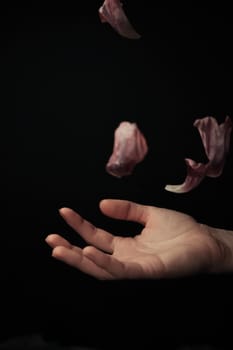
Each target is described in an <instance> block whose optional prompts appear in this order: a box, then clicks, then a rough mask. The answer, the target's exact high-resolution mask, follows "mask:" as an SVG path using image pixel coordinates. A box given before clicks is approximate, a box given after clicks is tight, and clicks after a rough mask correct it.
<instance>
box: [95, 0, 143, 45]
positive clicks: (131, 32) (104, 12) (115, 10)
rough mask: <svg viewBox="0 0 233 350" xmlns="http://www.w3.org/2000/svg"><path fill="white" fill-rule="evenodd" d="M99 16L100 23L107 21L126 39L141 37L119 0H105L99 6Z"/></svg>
mask: <svg viewBox="0 0 233 350" xmlns="http://www.w3.org/2000/svg"><path fill="white" fill-rule="evenodd" d="M99 16H100V20H101V22H102V23H104V22H108V23H109V24H110V25H111V26H112V27H113V28H114V29H115V30H116V31H117V32H118V33H119V34H120V35H122V36H124V37H126V38H128V39H139V38H140V37H141V36H140V35H139V34H138V33H137V32H136V31H135V29H134V28H133V26H132V25H131V23H130V22H129V20H128V18H127V17H126V15H125V13H124V11H123V8H122V3H121V2H120V1H119V0H105V1H104V3H103V5H102V6H101V7H100V8H99Z"/></svg>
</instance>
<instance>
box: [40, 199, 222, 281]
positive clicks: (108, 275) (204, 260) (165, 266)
mask: <svg viewBox="0 0 233 350" xmlns="http://www.w3.org/2000/svg"><path fill="white" fill-rule="evenodd" d="M100 209H101V211H102V212H103V213H104V214H105V215H107V216H109V217H112V218H114V219H121V220H129V221H135V222H138V223H140V224H142V225H143V229H142V231H141V233H140V234H139V235H136V236H135V237H126V238H125V237H119V236H114V235H113V234H111V233H109V232H107V231H105V230H102V229H100V228H96V227H95V226H93V225H92V224H91V223H90V222H88V221H86V220H85V219H83V218H82V217H81V216H80V215H79V214H78V213H76V212H75V211H73V210H72V209H69V208H62V209H60V214H61V216H62V217H63V218H64V220H65V221H66V222H67V223H68V225H70V226H71V227H72V228H73V229H74V230H75V231H76V232H78V233H79V235H80V236H81V237H82V238H83V239H84V240H85V241H86V242H87V243H88V245H87V246H86V247H85V248H83V249H81V248H79V247H77V246H74V245H72V244H71V243H69V242H68V241H67V240H65V239H64V238H63V237H61V236H60V235H57V234H50V235H49V236H47V238H46V242H47V243H48V244H49V245H50V246H51V247H52V248H53V251H52V256H53V257H55V258H56V259H59V260H61V261H63V262H65V263H67V264H69V265H71V266H73V267H75V268H77V269H79V270H81V271H82V272H84V273H86V274H89V275H91V276H93V277H95V278H97V279H107V280H108V279H109V280H110V279H140V278H145V279H149V278H167V277H179V276H185V275H190V274H194V273H198V272H215V267H216V266H218V269H217V270H219V266H221V264H222V265H223V264H224V260H225V258H226V257H225V251H226V247H225V246H224V242H220V241H219V240H218V239H217V238H216V237H215V235H213V234H212V231H211V229H210V228H209V227H208V226H205V225H202V224H199V223H197V222H196V221H195V220H194V219H193V218H192V217H191V216H189V215H186V214H183V213H179V212H176V211H174V210H169V209H163V208H158V207H153V206H145V205H141V204H137V203H134V202H129V201H125V200H113V199H105V200H103V201H101V202H100ZM220 269H221V268H220Z"/></svg>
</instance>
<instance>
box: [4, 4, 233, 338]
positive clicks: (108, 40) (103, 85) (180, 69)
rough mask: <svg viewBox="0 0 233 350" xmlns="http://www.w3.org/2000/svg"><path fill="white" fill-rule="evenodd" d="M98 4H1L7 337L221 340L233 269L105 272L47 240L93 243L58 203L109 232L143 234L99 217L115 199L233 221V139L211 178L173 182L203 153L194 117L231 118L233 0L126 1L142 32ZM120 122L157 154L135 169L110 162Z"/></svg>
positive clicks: (214, 221) (213, 221)
mask: <svg viewBox="0 0 233 350" xmlns="http://www.w3.org/2000/svg"><path fill="white" fill-rule="evenodd" d="M100 5H101V2H100V1H93V0H91V1H82V2H81V1H80V2H79V1H66V2H62V3H59V2H53V1H49V2H45V1H40V2H18V3H17V4H14V3H12V2H11V3H9V5H7V6H6V8H4V10H3V11H2V21H1V22H2V24H3V30H2V56H3V58H4V64H3V68H4V70H5V72H6V73H7V86H9V87H10V93H9V94H8V99H9V101H8V108H7V112H8V113H7V121H8V132H7V134H6V135H5V136H7V137H6V138H3V139H4V140H5V139H6V142H4V147H3V148H2V150H1V154H2V159H3V163H4V165H5V164H6V167H5V168H4V169H6V171H5V172H4V174H6V175H7V180H6V182H5V181H4V180H3V182H2V185H3V190H4V191H3V192H4V193H6V195H7V197H6V204H7V225H6V228H4V229H3V231H2V233H1V260H2V264H1V270H2V271H1V292H2V300H1V308H2V312H1V318H2V321H3V322H2V333H1V334H2V338H4V337H9V336H14V335H17V334H25V333H26V334H27V333H33V332H40V333H43V334H45V335H46V336H47V337H50V338H52V339H62V340H63V341H68V342H79V343H81V342H83V343H85V344H86V343H90V342H92V343H93V342H95V341H97V340H100V341H105V339H106V336H105V330H107V332H108V333H110V334H111V335H112V337H113V339H114V343H115V342H117V341H119V342H121V341H122V339H123V338H122V337H123V335H128V338H129V339H131V340H133V339H135V337H136V340H137V341H139V339H142V340H143V341H146V340H148V339H150V338H153V339H157V341H158V338H160V337H161V338H162V339H163V340H164V339H166V340H167V341H168V339H170V340H171V339H173V340H174V339H178V340H180V339H184V337H186V338H187V339H189V338H190V339H192V341H197V340H198V339H202V338H203V337H204V338H206V337H207V339H210V338H208V337H210V334H212V336H213V335H215V336H216V335H220V334H221V337H220V338H221V341H223V339H226V338H224V337H226V336H227V334H229V332H230V328H229V327H230V326H229V322H228V321H227V318H228V315H231V313H232V301H231V300H230V299H232V283H231V279H232V276H230V277H229V276H215V277H208V278H207V277H205V276H199V277H195V278H186V279H179V280H175V281H174V280H173V281H143V282H142V281H141V282H140V281H134V282H128V281H124V282H123V281H122V282H99V281H96V280H94V279H92V278H91V277H88V276H84V275H83V274H82V273H80V272H79V271H77V270H74V269H72V268H70V267H68V266H65V265H64V264H62V263H60V262H58V261H54V260H53V259H52V258H51V257H50V252H51V251H50V249H49V247H47V246H46V244H45V243H44V238H45V237H46V236H47V234H48V233H52V232H58V233H61V234H63V235H64V236H65V237H66V238H68V239H70V240H71V241H72V242H73V243H77V244H81V245H82V244H83V242H82V241H81V240H80V238H79V237H78V236H77V235H76V234H75V233H74V232H73V231H72V230H71V229H69V227H67V225H65V223H64V222H63V221H62V219H61V218H60V217H59V215H58V209H59V208H60V207H62V206H68V207H71V208H73V209H75V210H77V211H79V213H81V214H82V215H84V216H85V217H86V218H87V219H89V220H90V221H92V222H93V223H94V224H96V225H97V226H102V227H104V228H106V229H108V230H110V231H111V232H113V233H116V234H126V235H134V234H135V233H137V232H138V229H139V227H138V226H137V225H135V224H131V223H123V222H119V223H118V222H115V221H113V220H110V219H107V218H105V217H103V215H101V214H100V212H99V209H98V202H99V200H100V199H102V198H105V197H114V198H123V199H129V200H134V201H137V202H139V203H145V204H151V205H158V206H164V207H167V208H172V209H176V210H181V211H183V212H186V213H189V214H191V215H192V216H194V217H195V218H196V219H197V220H199V221H201V222H204V223H206V224H209V225H213V226H217V227H223V228H228V229H233V221H232V206H231V196H232V193H233V191H232V165H233V156H232V143H231V151H230V153H229V156H228V159H227V162H226V165H225V168H224V172H223V174H222V175H221V177H219V178H217V179H211V178H206V179H205V180H204V181H203V182H202V183H201V185H200V186H199V187H198V188H196V189H195V190H193V191H191V192H190V193H187V194H182V195H178V194H174V193H170V192H166V191H165V190H164V186H165V185H166V184H167V183H172V184H175V183H181V182H182V181H183V179H184V177H185V175H186V167H185V164H184V158H185V157H190V158H193V159H195V160H197V161H198V160H199V161H206V157H205V154H204V150H203V146H202V143H201V139H200V136H199V134H198V131H197V129H195V128H194V127H193V122H194V120H195V119H196V118H202V117H205V116H207V115H211V116H214V117H215V118H216V119H217V120H218V121H219V122H223V121H224V119H225V117H226V115H229V116H230V117H232V116H233V100H232V93H233V91H232V90H233V89H232V77H233V74H232V73H233V68H232V59H233V57H232V52H231V46H232V27H233V25H232V24H233V21H232V19H231V16H230V11H229V9H228V8H227V7H225V6H224V2H222V5H220V6H218V7H214V6H213V5H209V6H208V5H207V3H206V7H203V5H201V4H200V5H199V4H198V3H197V2H195V5H194V4H193V5H192V4H191V3H189V5H187V4H185V2H183V4H182V5H181V4H180V7H174V6H171V5H170V4H166V3H163V4H162V3H161V4H159V3H157V2H156V5H153V2H151V1H144V2H143V4H142V2H139V1H138V2H136V1H130V0H128V1H125V2H124V9H125V11H126V13H127V14H128V17H129V19H130V21H131V22H132V23H133V24H134V27H135V28H136V29H137V31H138V32H139V33H140V34H141V35H142V38H141V39H140V40H136V41H133V40H127V39H124V38H122V37H120V36H119V35H118V34H117V33H116V32H115V31H114V30H113V29H111V27H110V26H109V25H107V24H101V23H100V20H99V17H98V8H99V7H100ZM2 118H4V115H3V116H2ZM122 120H128V121H134V122H136V123H137V124H138V126H139V128H140V129H141V131H142V132H143V133H144V135H145V136H146V138H147V141H148V145H149V153H148V155H147V157H146V158H145V160H144V161H143V162H142V163H141V164H139V165H138V166H137V167H136V168H135V171H134V173H133V174H132V175H131V176H130V177H127V178H122V179H116V178H114V177H112V176H110V175H108V174H107V173H106V172H105V164H106V162H107V160H108V158H109V156H110V154H111V152H112V146H113V132H114V130H115V128H116V127H117V126H118V124H119V123H120V122H121V121H122ZM5 161H6V162H5ZM229 199H230V201H229ZM4 203H5V202H4ZM118 316H119V317H120V319H119V321H118V320H117V317H118ZM150 316H152V321H150V320H149V317H150ZM211 339H213V338H211ZM164 341H165V340H164Z"/></svg>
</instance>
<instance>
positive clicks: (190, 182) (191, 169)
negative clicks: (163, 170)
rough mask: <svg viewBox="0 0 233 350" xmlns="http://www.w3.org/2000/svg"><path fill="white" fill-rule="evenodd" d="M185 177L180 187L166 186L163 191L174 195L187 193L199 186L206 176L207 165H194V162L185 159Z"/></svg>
mask: <svg viewBox="0 0 233 350" xmlns="http://www.w3.org/2000/svg"><path fill="white" fill-rule="evenodd" d="M185 162H186V166H187V176H186V178H185V180H184V182H183V183H182V184H180V185H166V186H165V190H167V191H170V192H175V193H185V192H189V191H190V190H191V189H194V188H195V187H197V186H198V185H199V183H200V182H201V181H202V180H203V179H204V177H205V176H206V171H207V165H206V164H203V163H196V162H195V161H194V160H192V159H189V158H186V159H185Z"/></svg>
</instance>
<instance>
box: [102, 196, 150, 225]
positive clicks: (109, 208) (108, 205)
mask: <svg viewBox="0 0 233 350" xmlns="http://www.w3.org/2000/svg"><path fill="white" fill-rule="evenodd" d="M100 210H101V211H102V212H103V213H104V214H105V215H107V216H110V217H112V218H114V219H121V220H128V221H135V222H139V223H140V224H142V225H145V224H146V222H147V220H148V216H149V207H148V206H145V205H141V204H138V203H134V202H130V201H126V200H121V199H103V200H102V201H101V202H100Z"/></svg>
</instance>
